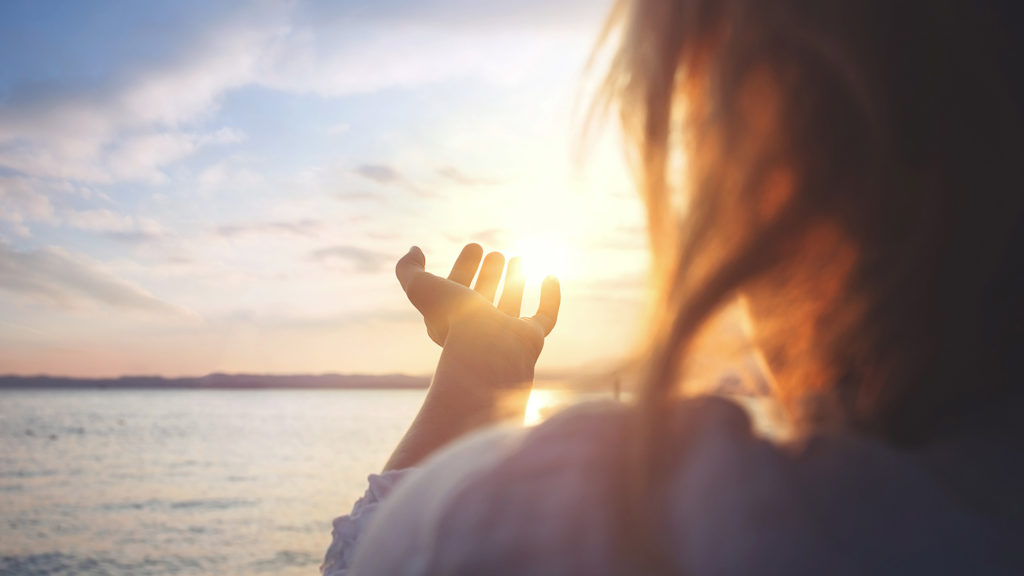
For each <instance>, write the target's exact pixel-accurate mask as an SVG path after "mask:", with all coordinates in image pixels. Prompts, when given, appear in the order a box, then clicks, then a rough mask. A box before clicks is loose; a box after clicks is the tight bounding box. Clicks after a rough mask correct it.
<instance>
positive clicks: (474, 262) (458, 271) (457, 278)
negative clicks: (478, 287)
mask: <svg viewBox="0 0 1024 576" xmlns="http://www.w3.org/2000/svg"><path fill="white" fill-rule="evenodd" d="M483 255H484V249H483V248H481V247H480V245H479V244H466V246H465V247H464V248H463V249H462V252H461V253H460V254H459V257H458V258H456V259H455V265H454V266H452V271H451V274H448V279H449V280H451V281H452V282H458V283H459V284H462V285H463V286H469V283H470V282H472V281H473V276H476V269H477V268H479V267H480V258H482V257H483Z"/></svg>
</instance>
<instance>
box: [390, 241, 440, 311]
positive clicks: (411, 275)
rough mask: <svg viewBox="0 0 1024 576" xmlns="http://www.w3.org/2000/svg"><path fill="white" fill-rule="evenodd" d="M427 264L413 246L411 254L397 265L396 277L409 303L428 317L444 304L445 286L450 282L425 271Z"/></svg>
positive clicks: (420, 252)
mask: <svg viewBox="0 0 1024 576" xmlns="http://www.w3.org/2000/svg"><path fill="white" fill-rule="evenodd" d="M425 264H426V257H425V256H423V252H422V251H421V250H420V249H419V248H417V247H416V246H413V247H412V248H410V249H409V253H408V254H406V255H405V256H402V258H401V259H400V260H399V261H398V264H395V276H397V277H398V283H399V284H401V285H402V290H404V291H405V295H406V296H407V297H408V298H409V302H412V305H413V306H415V307H416V309H417V310H419V311H420V313H422V314H423V315H424V317H427V316H429V315H431V314H433V312H434V311H435V309H436V308H438V307H439V306H440V305H441V304H442V300H443V294H444V287H445V286H444V285H445V284H446V283H447V282H448V281H447V280H443V279H441V278H438V277H437V276H434V275H433V274H431V273H430V272H427V271H426V270H424V269H423V267H424V265H425Z"/></svg>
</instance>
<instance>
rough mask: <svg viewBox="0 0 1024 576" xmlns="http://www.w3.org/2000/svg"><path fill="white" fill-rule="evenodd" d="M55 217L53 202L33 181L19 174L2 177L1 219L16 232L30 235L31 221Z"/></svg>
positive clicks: (0, 191)
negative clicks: (29, 224)
mask: <svg viewBox="0 0 1024 576" xmlns="http://www.w3.org/2000/svg"><path fill="white" fill-rule="evenodd" d="M53 219H54V214H53V204H52V203H51V202H50V199H49V198H48V197H47V196H46V195H45V194H42V193H40V192H39V191H38V190H37V189H36V187H35V186H33V183H32V182H31V181H29V180H28V179H27V178H22V177H17V176H14V177H0V221H2V222H7V223H8V224H10V225H11V227H12V228H13V230H14V232H15V234H17V235H19V236H28V235H29V229H28V226H27V224H28V223H29V222H33V221H53Z"/></svg>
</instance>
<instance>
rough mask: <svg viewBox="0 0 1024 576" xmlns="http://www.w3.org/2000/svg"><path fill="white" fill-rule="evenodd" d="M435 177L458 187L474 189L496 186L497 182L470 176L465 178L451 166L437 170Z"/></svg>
mask: <svg viewBox="0 0 1024 576" xmlns="http://www.w3.org/2000/svg"><path fill="white" fill-rule="evenodd" d="M437 175H438V176H440V177H442V178H444V179H446V180H449V181H451V182H454V183H456V184H458V185H460V186H469V187H474V188H475V187H477V186H493V185H495V184H497V182H495V181H494V180H487V179H484V178H474V177H471V176H467V175H465V174H463V173H462V172H460V171H459V170H458V169H457V168H454V167H452V166H444V167H442V168H438V170H437Z"/></svg>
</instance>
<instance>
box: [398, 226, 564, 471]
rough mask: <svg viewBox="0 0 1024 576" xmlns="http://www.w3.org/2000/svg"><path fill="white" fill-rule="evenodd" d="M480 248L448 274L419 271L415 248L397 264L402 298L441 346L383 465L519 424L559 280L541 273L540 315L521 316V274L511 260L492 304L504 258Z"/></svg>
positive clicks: (409, 461)
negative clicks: (499, 425) (419, 400)
mask: <svg viewBox="0 0 1024 576" xmlns="http://www.w3.org/2000/svg"><path fill="white" fill-rule="evenodd" d="M483 252H484V251H483V248H481V247H480V246H479V245H478V244H469V245H467V246H466V247H465V248H463V249H462V253H461V254H459V257H458V259H457V260H456V261H455V265H454V266H453V267H452V271H451V274H449V275H448V278H447V279H445V278H441V277H438V276H434V275H433V274H430V273H429V272H427V271H426V270H425V269H424V266H425V264H426V258H425V257H424V256H423V252H422V251H420V249H419V248H416V247H413V248H412V249H411V250H409V253H408V254H406V255H405V256H403V257H402V259H401V260H399V261H398V264H397V265H396V266H395V274H396V275H397V276H398V281H399V282H400V283H401V284H402V288H403V289H404V290H405V294H406V296H408V297H409V301H410V302H412V304H413V306H415V307H416V309H417V310H419V311H420V312H421V313H422V314H423V321H424V322H425V323H426V325H427V333H428V334H429V335H430V337H431V339H433V340H434V342H437V343H438V344H440V345H441V347H442V348H443V350H442V351H441V358H440V359H439V360H438V362H437V369H436V370H435V371H434V379H433V381H432V382H431V383H430V388H429V390H428V391H427V396H426V398H425V399H424V401H423V406H422V407H421V408H420V412H419V414H417V416H416V419H415V420H414V421H413V423H412V425H411V426H410V427H409V431H408V432H406V434H405V436H404V437H403V438H402V441H401V442H399V443H398V447H396V448H395V451H394V453H393V454H392V455H391V458H390V459H389V460H388V463H387V465H386V466H385V467H384V469H385V470H395V469H400V468H407V467H409V466H415V465H417V464H419V463H420V462H421V461H422V460H423V459H424V458H425V457H427V456H428V455H429V454H431V453H432V452H434V451H435V450H437V449H438V448H440V447H441V446H444V445H445V444H447V443H448V442H451V441H452V440H454V439H456V438H458V437H459V436H461V435H463V434H466V433H467V432H469V431H471V430H474V429H476V428H479V427H481V426H486V425H488V424H490V423H493V422H496V421H501V420H509V419H512V420H518V421H520V422H522V419H523V413H524V411H525V410H526V402H527V400H528V398H529V395H530V389H531V387H532V386H533V371H534V366H535V365H536V363H537V358H538V356H540V351H541V348H543V347H544V337H545V336H547V335H548V333H549V332H551V329H552V328H554V327H555V321H556V320H558V306H559V304H560V301H561V289H560V287H559V285H558V280H556V279H555V278H553V277H548V278H545V279H544V282H543V283H542V284H541V293H540V305H539V308H538V310H537V313H536V314H534V315H533V316H530V317H527V318H521V317H520V316H519V310H520V308H522V304H523V284H524V279H523V274H522V268H521V266H520V263H519V260H518V259H517V258H513V259H512V260H511V261H510V262H509V263H508V272H506V273H505V285H504V289H503V290H502V294H501V299H500V300H499V301H498V305H497V307H495V305H494V298H495V295H496V293H497V291H498V284H499V282H500V281H501V275H502V271H503V270H504V268H505V257H504V256H502V255H501V254H499V253H497V252H491V253H490V254H488V255H487V257H486V258H484V257H483ZM478 270H479V273H478ZM474 276H476V284H475V285H474V286H473V287H472V288H470V284H471V283H472V282H473V277H474Z"/></svg>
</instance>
